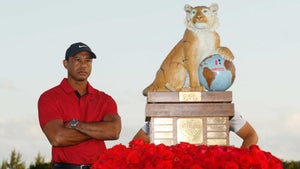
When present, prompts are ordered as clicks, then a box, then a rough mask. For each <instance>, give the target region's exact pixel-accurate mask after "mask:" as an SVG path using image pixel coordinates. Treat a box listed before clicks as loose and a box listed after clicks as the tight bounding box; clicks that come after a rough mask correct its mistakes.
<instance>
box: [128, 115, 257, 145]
mask: <svg viewBox="0 0 300 169" xmlns="http://www.w3.org/2000/svg"><path fill="white" fill-rule="evenodd" d="M230 131H233V132H235V133H236V134H237V135H238V136H239V137H240V138H242V139H243V143H242V145H241V147H245V148H249V147H250V146H251V145H253V144H257V142H258V136H257V134H256V131H255V130H254V128H253V127H252V126H251V125H250V123H249V122H247V121H246V120H245V119H244V118H243V117H242V116H241V115H239V114H238V113H235V115H234V116H233V117H232V118H231V119H230ZM149 133H150V128H149V122H146V124H145V125H144V126H143V127H142V128H141V129H140V130H139V131H138V132H137V133H136V135H135V136H134V137H133V139H141V140H144V141H145V142H147V143H149V142H150V138H149Z"/></svg>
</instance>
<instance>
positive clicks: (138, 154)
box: [91, 140, 283, 169]
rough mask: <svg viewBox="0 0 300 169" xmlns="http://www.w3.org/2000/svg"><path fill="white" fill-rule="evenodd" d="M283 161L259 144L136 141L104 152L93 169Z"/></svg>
mask: <svg viewBox="0 0 300 169" xmlns="http://www.w3.org/2000/svg"><path fill="white" fill-rule="evenodd" d="M282 168H283V165H282V162H281V161H280V160H279V159H278V158H276V157H275V156H273V155H272V154H271V153H269V152H265V151H262V150H260V148H259V147H258V146H256V145H253V146H251V147H250V148H249V149H246V148H236V147H233V146H206V145H199V146H197V145H193V144H189V143H180V144H177V145H172V146H166V145H164V144H159V145H155V144H148V143H145V142H143V141H142V140H134V141H131V142H130V143H129V146H128V147H126V146H125V145H122V144H119V145H115V146H114V147H112V148H110V149H108V150H107V151H105V153H103V154H102V155H101V156H100V158H99V159H98V161H97V162H95V163H94V164H93V165H92V167H91V169H282Z"/></svg>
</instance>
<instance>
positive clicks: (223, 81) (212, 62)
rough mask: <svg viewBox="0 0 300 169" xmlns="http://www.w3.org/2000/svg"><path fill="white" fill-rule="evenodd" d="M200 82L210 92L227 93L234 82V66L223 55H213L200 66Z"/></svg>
mask: <svg viewBox="0 0 300 169" xmlns="http://www.w3.org/2000/svg"><path fill="white" fill-rule="evenodd" d="M198 75H199V81H200V84H201V85H203V86H204V87H205V88H206V90H208V91H225V90H227V89H228V88H229V87H230V86H231V85H232V84H233V82H234V79H235V67H234V64H233V63H232V62H231V61H229V60H225V59H224V58H223V57H222V56H221V55H219V54H216V55H211V56H209V57H207V58H205V59H204V60H203V61H202V62H201V63H200V65H199V69H198Z"/></svg>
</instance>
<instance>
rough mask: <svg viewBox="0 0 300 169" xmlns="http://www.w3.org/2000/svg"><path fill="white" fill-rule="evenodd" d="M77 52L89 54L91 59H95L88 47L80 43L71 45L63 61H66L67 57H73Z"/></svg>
mask: <svg viewBox="0 0 300 169" xmlns="http://www.w3.org/2000/svg"><path fill="white" fill-rule="evenodd" d="M79 52H89V53H90V54H91V56H92V58H96V55H95V53H94V52H93V51H92V50H91V48H90V47H88V45H86V44H84V43H82V42H77V43H73V44H72V45H71V46H70V47H69V48H68V49H67V51H66V56H65V59H66V60H68V59H69V57H71V56H75V55H76V54H77V53H79Z"/></svg>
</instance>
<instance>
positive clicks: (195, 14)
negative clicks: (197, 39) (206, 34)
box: [184, 4, 219, 32]
mask: <svg viewBox="0 0 300 169" xmlns="http://www.w3.org/2000/svg"><path fill="white" fill-rule="evenodd" d="M218 9H219V7H218V5H217V4H212V5H211V6H209V7H206V6H196V7H192V6H190V5H188V4H186V5H185V6H184V10H185V12H186V17H185V26H186V28H187V29H189V30H191V31H193V32H201V31H215V30H216V28H217V27H218V26H219V19H218V16H217V12H218Z"/></svg>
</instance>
